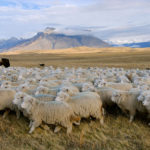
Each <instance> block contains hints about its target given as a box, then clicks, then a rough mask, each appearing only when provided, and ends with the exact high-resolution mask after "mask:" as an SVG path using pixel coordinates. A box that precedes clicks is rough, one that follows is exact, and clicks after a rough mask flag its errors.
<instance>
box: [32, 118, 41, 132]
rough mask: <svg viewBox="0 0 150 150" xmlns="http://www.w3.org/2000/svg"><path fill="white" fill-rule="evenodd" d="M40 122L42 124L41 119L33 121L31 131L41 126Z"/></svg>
mask: <svg viewBox="0 0 150 150" xmlns="http://www.w3.org/2000/svg"><path fill="white" fill-rule="evenodd" d="M40 124H41V121H39V120H36V121H33V123H32V126H31V128H30V131H29V133H32V132H33V131H34V130H35V128H37V127H38V126H40Z"/></svg>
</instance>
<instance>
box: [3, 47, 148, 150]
mask: <svg viewBox="0 0 150 150" xmlns="http://www.w3.org/2000/svg"><path fill="white" fill-rule="evenodd" d="M149 50H150V49H149ZM0 57H7V58H9V59H10V62H11V65H12V66H25V67H39V64H40V63H45V64H46V66H49V65H53V66H55V67H57V66H59V67H65V66H68V67H72V66H73V67H79V66H81V67H90V66H98V67H106V66H107V67H125V68H148V67H149V68H150V51H148V50H146V51H132V52H130V51H127V52H121V51H118V52H99V51H96V52H94V53H91V52H90V53H88V52H86V53H69V54H66V53H62V54H60V53H45V54H37V53H26V54H18V55H16V54H15V55H10V54H7V55H6V54H5V55H4V54H2V55H1V56H0ZM141 118H142V119H141ZM28 123H29V121H28V119H26V118H24V117H23V116H22V117H21V118H20V119H19V120H17V119H16V116H15V114H14V113H13V112H12V113H11V114H10V115H9V116H8V117H7V118H6V119H3V118H2V113H1V114H0V150H79V149H81V150H150V127H148V125H147V120H145V119H143V117H136V119H135V121H134V122H133V123H129V120H128V118H127V117H126V116H125V115H124V114H122V113H121V112H120V111H119V110H118V109H114V110H111V111H110V110H109V113H107V115H106V117H105V124H104V126H100V124H99V122H98V121H94V120H83V121H82V123H81V125H80V126H74V127H73V132H72V135H71V136H67V135H66V130H65V129H63V130H62V131H60V133H58V134H54V133H53V129H54V127H53V126H49V127H50V130H44V129H42V128H41V127H39V128H37V129H36V130H35V132H34V133H33V134H31V135H30V134H28V130H29V128H28Z"/></svg>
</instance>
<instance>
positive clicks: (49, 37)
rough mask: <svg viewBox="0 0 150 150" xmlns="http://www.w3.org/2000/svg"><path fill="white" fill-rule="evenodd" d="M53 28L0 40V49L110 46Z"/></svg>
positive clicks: (91, 37)
mask: <svg viewBox="0 0 150 150" xmlns="http://www.w3.org/2000/svg"><path fill="white" fill-rule="evenodd" d="M54 30H55V29H54V28H46V29H45V31H44V32H38V33H37V34H36V35H35V36H34V37H32V38H29V39H17V38H11V39H9V40H1V41H0V51H1V52H2V51H10V50H49V49H64V48H72V47H81V46H86V47H95V48H101V47H110V45H109V44H108V43H106V42H104V41H102V40H100V39H98V38H96V37H93V36H90V35H65V34H60V33H55V32H54Z"/></svg>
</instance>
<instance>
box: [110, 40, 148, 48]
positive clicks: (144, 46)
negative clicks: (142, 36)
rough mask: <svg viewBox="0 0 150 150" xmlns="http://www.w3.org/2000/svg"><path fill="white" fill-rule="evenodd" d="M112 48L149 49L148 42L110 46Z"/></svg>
mask: <svg viewBox="0 0 150 150" xmlns="http://www.w3.org/2000/svg"><path fill="white" fill-rule="evenodd" d="M111 46H113V47H131V48H146V47H150V41H148V42H139V43H125V44H111Z"/></svg>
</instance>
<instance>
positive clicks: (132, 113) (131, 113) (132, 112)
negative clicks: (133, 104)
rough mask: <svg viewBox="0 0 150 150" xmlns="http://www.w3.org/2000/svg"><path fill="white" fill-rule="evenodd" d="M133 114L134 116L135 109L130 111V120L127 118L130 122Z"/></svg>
mask: <svg viewBox="0 0 150 150" xmlns="http://www.w3.org/2000/svg"><path fill="white" fill-rule="evenodd" d="M134 116H135V110H133V111H131V112H130V120H129V122H130V123H131V122H132V121H133V119H134Z"/></svg>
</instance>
